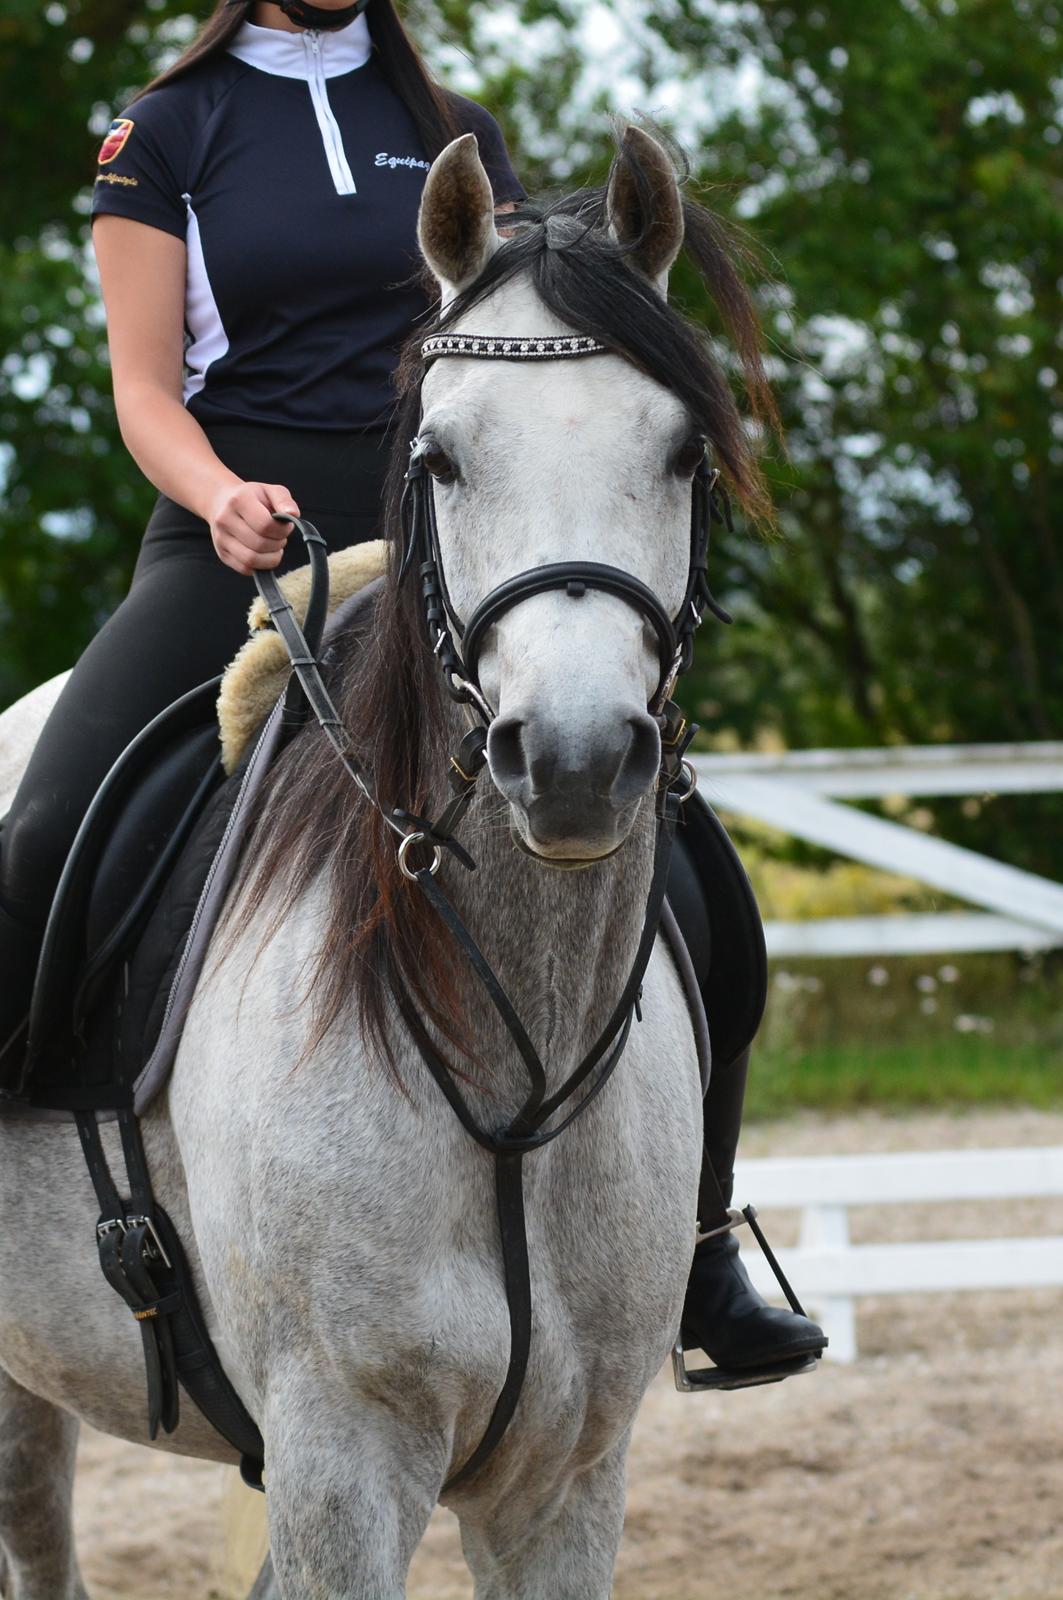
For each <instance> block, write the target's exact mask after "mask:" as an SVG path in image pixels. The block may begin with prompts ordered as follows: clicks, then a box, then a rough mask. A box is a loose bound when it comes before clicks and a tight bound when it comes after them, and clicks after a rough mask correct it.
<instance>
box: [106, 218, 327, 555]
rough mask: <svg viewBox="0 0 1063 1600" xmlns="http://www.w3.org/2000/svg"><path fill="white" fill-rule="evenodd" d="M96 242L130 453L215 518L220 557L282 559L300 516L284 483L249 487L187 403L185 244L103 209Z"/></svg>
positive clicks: (170, 491)
mask: <svg viewBox="0 0 1063 1600" xmlns="http://www.w3.org/2000/svg"><path fill="white" fill-rule="evenodd" d="M92 239H93V244H94V246H95V250H96V261H97V264H98V267H99V274H100V286H101V288H102V290H103V299H104V305H105V308H106V312H107V340H108V346H109V349H110V353H111V377H112V382H113V385H114V403H115V411H116V412H117V416H118V426H119V428H120V429H121V433H122V438H123V440H124V442H125V445H126V448H127V449H128V450H129V453H130V455H131V456H132V457H133V459H134V461H135V462H136V463H137V465H138V466H139V467H140V469H141V471H142V472H143V473H144V476H145V477H146V478H147V479H148V480H149V481H150V482H151V483H153V484H154V485H155V487H156V488H157V489H161V490H162V492H163V494H165V495H168V496H169V497H170V499H171V500H176V501H177V503H178V504H179V505H183V506H186V507H187V508H188V510H190V511H192V512H194V513H195V514H196V515H197V516H200V517H202V518H203V519H204V521H206V522H208V523H209V524H210V529H211V536H212V538H213V540H214V546H215V549H216V550H217V552H218V554H219V556H221V559H222V560H223V561H224V562H226V564H227V565H228V566H231V567H234V568H235V569H236V571H238V572H244V573H247V572H250V571H252V570H253V568H255V567H270V566H275V565H276V564H277V562H278V561H279V560H280V558H281V554H282V552H283V547H284V541H285V539H286V537H287V535H288V533H290V532H291V524H287V525H285V524H282V523H277V522H274V521H273V520H272V517H271V516H270V511H271V510H277V511H292V512H295V513H296V514H297V513H298V509H299V508H298V506H297V505H296V502H295V500H294V499H293V498H292V496H291V494H290V493H289V492H288V490H287V489H285V488H284V486H283V485H281V484H259V483H255V484H246V483H244V481H243V479H241V478H239V477H238V476H237V474H236V473H235V472H232V471H231V470H230V469H229V468H228V467H227V466H225V464H224V462H222V461H220V460H219V458H218V457H217V456H216V455H215V453H214V451H213V449H212V448H211V445H210V442H209V440H208V439H207V436H206V434H205V433H204V432H203V429H202V428H201V427H200V425H199V423H198V422H197V421H196V419H195V418H194V417H193V416H192V415H191V413H190V412H189V411H187V410H186V408H185V406H184V404H183V403H182V397H181V384H182V367H183V358H184V309H185V244H184V241H183V240H182V239H178V238H175V237H174V235H173V234H172V233H167V232H165V231H163V229H161V228H157V227H153V226H151V225H150V224H148V223H145V222H136V221H134V220H133V219H132V218H131V217H120V216H115V215H105V214H102V213H101V214H100V215H98V216H96V217H94V219H93V225H92Z"/></svg>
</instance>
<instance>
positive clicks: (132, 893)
mask: <svg viewBox="0 0 1063 1600" xmlns="http://www.w3.org/2000/svg"><path fill="white" fill-rule="evenodd" d="M219 681H220V680H219V679H217V678H214V679H211V680H210V681H209V682H207V683H204V684H201V685H200V686H199V687H198V688H196V689H193V690H192V691H190V693H188V694H186V695H183V696H182V697H181V699H180V700H177V701H175V702H174V703H173V705H171V706H169V707H167V709H166V710H165V711H163V712H161V713H160V715H159V716H158V717H156V718H155V720H154V721H153V722H151V723H150V724H149V725H148V727H147V728H145V729H144V730H143V731H142V732H141V733H140V734H139V735H138V736H137V738H135V739H134V740H133V741H132V742H131V743H130V744H129V745H128V746H127V747H126V749H125V751H124V752H123V753H122V755H121V756H120V757H119V758H118V760H117V761H116V762H115V764H114V766H113V767H112V768H111V771H110V772H109V773H108V775H107V777H106V778H105V779H104V781H103V783H102V784H101V786H100V788H99V790H98V791H97V793H96V796H95V798H94V799H93V802H92V805H91V806H90V808H89V810H88V812H87V813H86V816H85V818H84V821H83V822H82V824H81V827H80V829H79V830H78V834H77V837H76V838H75V840H74V843H73V846H72V847H71V851H70V854H69V856H68V858H67V861H66V865H65V867H64V869H63V875H62V877H61V878H60V881H59V886H58V888H57V890H56V893H55V898H54V900H53V902H52V909H51V912H50V914H49V918H48V924H47V927H46V929H45V935H44V944H43V948H42V952H41V959H40V964H39V967H38V974H37V982H36V985H35V987H34V992H33V1003H32V1007H31V1012H30V1043H29V1054H30V1059H31V1062H33V1063H37V1062H39V1061H40V1060H42V1059H46V1058H48V1057H50V1056H53V1055H55V1054H56V1053H57V1052H58V1054H59V1055H60V1057H62V1058H68V1057H69V1046H70V1044H71V1043H72V1041H73V1040H74V1039H75V1038H76V1036H77V1034H78V1031H79V1023H80V1020H81V1016H82V1013H83V1012H84V1011H85V1009H86V1008H88V1007H90V1006H91V1004H92V1001H93V998H94V996H95V993H96V990H97V987H98V984H99V983H100V982H101V981H102V980H103V979H104V978H105V976H106V974H107V972H108V971H109V970H110V969H111V967H112V966H113V963H114V960H115V958H116V956H117V955H118V954H119V953H120V951H121V950H122V949H123V948H125V947H126V945H127V944H128V943H129V941H130V940H131V939H133V938H134V937H135V935H136V932H137V930H138V928H139V927H140V925H141V923H142V921H143V918H144V916H145V915H146V913H147V911H148V910H150V906H151V904H152V901H153V899H154V897H155V895H156V893H157V891H158V889H159V888H160V887H161V885H162V883H163V881H164V880H165V877H166V873H167V872H168V870H169V868H170V867H171V865H172V863H173V861H174V859H175V858H176V855H177V853H178V852H179V850H180V849H181V846H182V845H183V844H184V842H185V840H186V839H187V837H188V834H189V832H190V831H191V828H192V826H193V824H194V822H195V820H196V817H197V816H198V815H199V814H200V812H201V810H202V807H203V804H204V803H205V800H206V798H207V796H208V795H209V794H210V793H211V792H212V791H213V789H214V788H216V787H217V785H218V783H220V782H221V780H222V776H223V774H222V770H221V762H220V757H219V751H218V734H217V725H216V722H215V718H214V706H215V701H216V698H217V692H218V683H219Z"/></svg>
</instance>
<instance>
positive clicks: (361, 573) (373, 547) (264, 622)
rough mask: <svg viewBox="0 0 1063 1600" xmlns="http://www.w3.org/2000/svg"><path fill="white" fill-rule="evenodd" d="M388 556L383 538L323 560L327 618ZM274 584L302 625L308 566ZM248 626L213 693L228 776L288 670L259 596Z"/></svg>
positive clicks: (273, 702) (374, 575)
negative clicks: (243, 640)
mask: <svg viewBox="0 0 1063 1600" xmlns="http://www.w3.org/2000/svg"><path fill="white" fill-rule="evenodd" d="M387 551H388V547H387V544H386V543H385V541H384V540H383V539H371V540H369V541H367V542H366V543H365V544H353V545H350V546H348V548H347V549H345V550H334V551H333V553H332V554H331V555H330V556H329V558H328V574H329V608H328V614H329V616H332V615H333V613H334V612H335V611H336V610H337V608H338V607H339V606H341V605H342V604H344V602H345V601H347V600H349V599H350V598H351V597H352V596H353V595H355V594H357V593H358V592H359V591H360V590H362V589H364V588H365V587H366V585H367V584H369V583H372V582H373V580H374V579H376V578H380V577H383V575H384V571H385V568H386V566H387ZM278 581H279V583H280V587H281V592H282V594H283V595H284V598H285V599H286V600H288V601H290V603H291V605H292V608H293V610H294V611H295V615H296V618H297V620H298V622H299V623H300V625H301V624H302V623H303V622H304V621H305V619H306V608H307V604H308V603H309V599H310V567H309V565H307V566H305V567H295V568H293V569H292V571H291V572H286V573H285V574H284V575H283V577H282V578H280V579H279V580H278ZM247 621H248V626H249V627H250V629H251V637H250V639H248V641H247V643H246V644H245V645H243V646H242V647H241V649H240V651H239V652H238V654H237V655H236V656H235V657H234V658H233V660H232V662H231V664H230V665H229V667H228V668H227V669H226V673H225V676H224V678H223V679H222V682H221V689H220V690H219V693H218V727H219V731H220V733H221V756H222V765H223V766H224V768H225V771H226V772H227V773H233V772H235V771H236V768H237V767H238V766H239V764H240V761H241V759H242V757H243V756H244V754H245V752H246V750H247V746H248V744H249V742H250V741H251V740H252V739H253V738H254V736H255V735H256V734H257V733H258V730H259V729H260V728H261V726H262V722H263V719H264V718H265V717H267V716H268V715H269V713H270V711H271V709H272V707H273V706H274V705H276V703H277V700H278V699H279V697H280V695H281V694H283V692H284V688H285V685H286V683H287V681H288V673H289V671H290V670H291V667H290V663H289V661H288V652H287V650H286V649H285V648H284V641H283V639H281V637H280V635H279V634H278V633H276V632H275V631H274V630H273V629H272V628H270V627H269V626H268V623H269V612H268V610H267V609H266V603H265V601H264V600H263V599H262V597H261V595H259V596H256V598H255V600H254V601H253V602H252V605H251V610H250V611H249V612H248V617H247Z"/></svg>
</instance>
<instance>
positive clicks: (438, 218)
mask: <svg viewBox="0 0 1063 1600" xmlns="http://www.w3.org/2000/svg"><path fill="white" fill-rule="evenodd" d="M417 240H418V243H419V244H420V246H421V253H422V254H423V256H424V258H425V260H426V261H427V263H428V265H429V267H430V268H431V270H432V272H433V273H434V274H435V276H436V277H437V278H438V279H439V284H440V288H441V289H442V292H443V304H444V305H445V304H446V302H447V301H448V300H450V299H452V298H453V297H454V295H455V294H456V293H457V292H458V290H459V289H463V288H464V287H465V285H466V284H468V283H471V282H472V281H473V279H474V278H476V277H478V276H479V274H480V273H481V272H482V271H483V269H484V267H485V266H486V265H487V262H488V261H489V260H490V258H491V256H493V255H494V253H495V251H496V250H497V249H498V247H499V245H500V244H501V243H502V240H501V238H500V237H499V234H498V230H497V229H496V227H495V197H494V194H493V193H492V190H491V182H490V179H489V178H488V176H487V173H486V172H485V171H484V167H483V163H482V161H481V160H480V154H479V149H478V146H477V143H476V135H475V134H474V133H463V134H462V135H461V137H460V138H458V139H453V140H452V141H451V142H450V144H448V145H447V146H446V148H445V149H444V150H441V151H440V153H439V155H438V156H436V159H435V160H434V161H433V163H432V166H431V170H430V171H429V174H428V177H427V178H426V179H425V184H424V193H423V194H422V195H421V208H420V211H419V212H418V215H417Z"/></svg>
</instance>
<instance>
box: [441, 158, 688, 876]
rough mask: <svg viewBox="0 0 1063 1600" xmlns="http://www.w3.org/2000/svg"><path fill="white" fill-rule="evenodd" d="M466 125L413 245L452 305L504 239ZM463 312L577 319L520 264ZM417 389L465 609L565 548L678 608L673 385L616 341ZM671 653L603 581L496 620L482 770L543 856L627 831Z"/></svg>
mask: <svg viewBox="0 0 1063 1600" xmlns="http://www.w3.org/2000/svg"><path fill="white" fill-rule="evenodd" d="M643 137H645V136H643ZM468 138H469V136H466V139H468ZM466 139H461V140H457V141H455V143H454V144H452V145H450V146H448V147H447V149H446V150H445V151H444V152H443V153H442V154H441V155H440V156H439V157H438V159H437V161H436V163H435V164H434V166H433V169H432V173H431V174H430V175H429V179H428V182H427V185H426V190H425V199H424V201H423V202H422V212H421V239H422V248H423V249H424V251H425V255H426V259H427V260H428V262H429V265H430V266H431V267H432V268H433V270H434V271H435V272H436V275H437V277H438V278H439V280H440V284H441V288H442V291H443V295H444V303H445V302H446V301H447V300H448V299H449V298H450V297H451V296H452V295H453V293H454V291H455V289H456V288H457V287H460V286H461V283H462V282H467V281H470V280H471V278H472V277H473V276H475V273H476V272H478V271H479V270H480V266H481V265H482V263H483V261H484V260H486V256H487V254H489V253H490V252H491V251H493V250H494V249H497V248H498V246H499V244H500V243H501V242H502V241H501V240H500V239H499V237H498V235H497V233H496V231H495V227H494V221H493V216H492V202H491V191H490V186H489V185H488V182H487V177H486V174H485V173H483V168H482V167H481V166H480V163H479V158H478V156H477V155H476V150H475V142H473V143H472V150H471V161H469V159H468V157H469V155H470V152H469V151H468V150H467V149H465V150H463V149H462V146H464V145H465V144H466ZM462 158H464V160H465V165H466V167H467V168H468V169H469V172H468V174H467V175H468V176H469V178H470V182H469V183H468V184H466V185H465V186H464V187H462V186H461V185H460V184H456V183H455V182H454V177H455V174H454V172H451V173H450V174H449V176H450V178H451V182H450V184H449V185H448V186H447V204H448V205H449V207H450V211H449V213H448V218H447V220H448V222H449V223H450V224H452V223H453V208H454V206H455V205H459V204H461V203H463V200H462V196H464V203H465V204H466V205H467V206H470V207H472V208H479V209H478V210H477V211H476V216H475V217H474V219H473V220H474V222H476V223H482V230H481V243H480V246H479V248H478V249H477V250H476V251H475V259H474V262H473V261H470V263H469V265H468V267H467V269H466V270H465V271H464V273H463V276H462V277H461V278H460V279H458V278H457V277H456V275H455V276H448V270H449V272H451V273H454V272H455V268H454V266H453V263H452V262H450V261H448V260H447V259H445V258H444V251H443V250H441V249H439V248H438V246H437V248H435V249H433V243H434V242H435V240H434V235H433V216H432V210H431V208H432V204H433V178H434V177H435V176H436V175H437V171H438V170H439V169H441V166H442V167H444V168H445V167H446V166H447V164H448V163H449V164H450V166H451V167H455V168H456V167H459V166H460V163H461V160H462ZM475 169H478V172H479V175H480V176H481V177H482V184H481V185H480V186H479V192H477V172H476V171H475ZM668 171H669V177H670V181H671V182H672V183H673V184H674V182H675V180H674V177H672V176H671V169H670V168H669V169H668ZM457 175H458V177H461V176H462V174H461V172H460V171H459V172H458V174H457ZM456 194H457V198H455V195H456ZM437 199H438V197H437ZM439 203H442V202H441V200H440V201H439ZM448 237H449V236H448ZM676 248H678V244H677V245H676ZM661 287H662V283H661V280H660V278H659V277H658V288H661ZM456 326H457V327H458V328H468V329H469V330H470V331H475V332H478V333H492V334H521V335H541V334H552V333H567V332H571V331H573V330H571V329H570V328H567V327H565V326H564V325H562V324H561V323H559V322H558V321H557V320H556V318H555V317H554V316H553V315H552V314H551V313H550V312H548V311H547V309H546V308H545V307H544V306H543V304H542V302H541V301H540V300H539V299H538V297H537V296H536V295H535V293H534V290H533V288H532V287H531V285H530V284H529V283H527V282H525V281H523V280H520V279H518V280H513V281H511V282H509V283H508V284H506V285H504V286H503V287H502V288H500V289H499V290H498V291H497V292H496V293H495V294H494V295H493V296H492V297H491V298H490V299H489V300H488V301H487V302H485V303H484V304H483V305H481V306H480V308H479V309H477V310H476V311H475V312H473V313H471V314H470V315H469V316H468V317H467V318H465V319H464V320H463V321H461V322H459V323H458V324H456ZM422 398H423V408H424V409H423V420H422V422H421V425H420V428H419V430H418V436H419V438H421V439H422V440H430V441H431V442H432V449H431V453H430V454H429V456H428V458H427V459H428V465H429V467H430V469H431V470H433V475H434V477H435V482H434V483H433V493H434V495H435V504H436V515H437V521H438V527H439V539H440V549H441V554H442V558H443V566H444V571H445V573H446V580H447V584H448V587H449V589H450V594H451V598H452V600H453V602H454V605H455V609H456V610H457V611H458V613H459V615H461V616H464V617H468V616H470V615H471V614H472V612H473V611H474V610H475V608H476V606H477V604H478V603H479V602H480V601H481V600H482V599H483V598H484V596H485V595H486V594H487V593H488V592H489V591H490V590H491V589H493V588H495V587H496V585H498V584H499V583H501V582H503V581H504V580H505V579H506V578H510V577H512V576H514V575H515V574H516V573H518V572H523V571H526V570H527V569H528V568H531V567H537V566H542V565H545V564H547V563H550V562H557V561H564V560H587V561H598V562H605V563H607V564H609V565H612V566H616V567H619V568H622V569H623V570H624V571H626V572H628V573H631V574H633V575H634V576H635V577H636V578H639V579H641V580H642V582H643V583H645V584H647V585H648V586H649V587H650V588H651V589H652V590H654V592H655V593H656V594H657V596H658V597H659V599H660V600H661V601H662V603H663V605H664V607H665V609H666V610H667V612H668V613H669V615H671V616H674V615H675V613H676V612H677V611H678V609H679V607H680V604H681V603H682V598H683V593H684V590H685V586H686V581H687V570H688V561H689V553H690V500H691V486H690V477H689V462H688V467H687V471H686V472H683V471H682V470H679V469H678V467H677V457H678V456H679V453H680V451H681V449H682V447H683V445H684V444H685V443H686V442H687V441H688V440H689V438H690V435H691V426H690V420H689V417H688V416H687V414H686V411H685V408H684V406H683V405H682V404H681V402H680V401H678V400H677V399H676V398H675V397H674V396H673V395H671V394H669V393H668V391H667V390H665V389H664V388H663V387H662V386H661V385H659V384H657V383H655V382H654V381H653V380H652V379H650V378H648V377H646V376H645V375H644V374H643V373H641V372H639V371H638V370H637V369H636V368H635V367H633V366H632V365H631V364H630V362H628V361H626V360H624V359H623V358H622V357H621V356H618V355H614V354H611V353H609V354H602V355H593V356H586V357H580V358H579V359H576V360H573V359H568V360H557V361H544V362H525V363H521V362H501V361H489V360H477V359H474V358H462V357H457V356H447V357H444V358H442V359H440V360H437V361H436V362H435V363H433V365H432V366H431V367H430V368H429V370H428V372H427V374H426V377H425V380H424V384H423V389H422ZM450 469H452V470H453V476H452V474H451V470H450ZM661 666H662V663H661V661H660V658H659V654H658V645H657V640H656V636H655V634H654V633H653V630H652V629H651V628H650V626H649V624H648V623H647V622H646V621H645V620H644V618H643V617H642V615H641V613H639V612H638V611H636V610H635V608H634V607H633V606H632V605H630V604H629V603H628V602H626V601H624V600H622V599H620V598H617V597H614V596H611V595H606V594H602V593H600V592H596V591H588V592H587V593H585V594H584V595H583V596H582V597H580V598H573V597H571V596H569V595H568V594H566V593H565V592H563V591H555V592H551V593H547V594H542V595H536V596H533V597H532V598H530V599H526V600H524V601H522V602H520V603H519V604H518V605H516V606H515V607H513V608H512V609H511V610H509V611H507V612H506V613H504V614H503V615H502V616H501V617H500V618H499V620H498V621H497V622H496V624H495V625H494V626H493V627H492V628H491V629H490V631H489V633H488V636H487V639H486V643H485V646H484V649H483V652H482V654H481V657H480V680H481V683H482V685H483V688H484V692H485V694H486V695H487V697H488V699H489V700H490V702H491V704H492V705H493V706H494V707H495V708H496V710H497V712H498V715H497V717H496V718H495V721H494V722H493V723H492V726H491V728H490V731H489V737H488V761H489V767H490V771H491V776H492V778H493V780H494V782H495V784H496V785H497V787H498V789H499V790H500V791H501V793H502V794H503V795H504V796H505V797H506V799H507V800H508V801H509V803H510V806H511V809H512V816H513V821H514V824H515V826H516V828H517V830H518V833H519V835H520V837H521V839H522V840H523V842H524V844H525V845H526V846H527V848H529V849H530V850H532V851H533V852H534V853H536V854H538V855H541V856H543V857H546V858H549V859H551V860H555V861H559V862H560V861H566V860H568V861H573V860H591V859H596V858H599V857H601V856H604V855H607V854H608V853H609V852H611V851H612V850H615V849H616V848H617V846H618V845H620V844H621V843H622V842H623V841H624V839H625V838H626V837H627V834H628V832H629V831H630V829H631V827H632V824H633V822H634V819H635V816H636V813H637V811H638V808H639V804H640V802H641V801H642V800H643V799H644V798H645V797H646V796H647V794H648V793H649V791H650V789H651V787H652V785H653V782H654V779H655V777H656V774H657V771H658V764H659V759H660V737H659V733H658V728H657V724H656V722H655V721H654V720H653V718H651V717H650V715H649V713H648V711H647V705H648V702H649V700H650V698H651V696H652V695H653V693H654V691H655V689H656V687H657V684H658V681H659V678H660V674H661Z"/></svg>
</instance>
